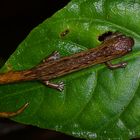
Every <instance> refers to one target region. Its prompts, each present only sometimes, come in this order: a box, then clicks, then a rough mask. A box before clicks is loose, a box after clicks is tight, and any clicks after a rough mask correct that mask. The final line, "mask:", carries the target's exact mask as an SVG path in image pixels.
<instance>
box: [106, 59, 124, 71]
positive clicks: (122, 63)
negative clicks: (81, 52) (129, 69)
mask: <svg viewBox="0 0 140 140" xmlns="http://www.w3.org/2000/svg"><path fill="white" fill-rule="evenodd" d="M105 64H106V66H107V67H108V68H109V69H117V68H125V67H126V66H127V63H126V62H120V63H118V64H112V63H111V62H110V61H108V62H105Z"/></svg>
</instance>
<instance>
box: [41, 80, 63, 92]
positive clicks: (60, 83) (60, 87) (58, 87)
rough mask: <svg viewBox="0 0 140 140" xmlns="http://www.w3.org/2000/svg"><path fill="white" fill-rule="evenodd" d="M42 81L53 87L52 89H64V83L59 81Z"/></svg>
mask: <svg viewBox="0 0 140 140" xmlns="http://www.w3.org/2000/svg"><path fill="white" fill-rule="evenodd" d="M43 83H44V84H45V85H47V86H48V87H50V88H54V89H57V90H59V91H63V90H64V83H63V82H59V83H57V84H56V83H52V82H50V81H43Z"/></svg>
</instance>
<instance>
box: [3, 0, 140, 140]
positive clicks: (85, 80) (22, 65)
mask: <svg viewBox="0 0 140 140" xmlns="http://www.w3.org/2000/svg"><path fill="white" fill-rule="evenodd" d="M106 31H119V32H122V33H124V34H126V35H128V36H131V37H133V38H134V39H135V45H134V49H133V51H132V52H131V53H130V54H129V55H127V56H125V57H122V58H120V59H118V60H115V62H119V61H122V60H124V61H128V66H127V67H126V68H125V69H117V70H109V69H108V68H106V67H105V66H104V65H103V64H100V65H96V66H93V67H90V68H87V69H84V70H81V71H78V72H75V73H72V74H69V75H66V76H63V77H60V78H58V79H55V80H54V81H64V83H65V84H66V86H65V89H64V91H63V92H61V93H60V92H59V91H56V90H54V89H50V88H48V87H46V86H44V85H43V84H41V83H39V82H24V83H17V84H8V85H1V86H0V110H1V111H12V110H16V109H18V108H19V107H20V106H21V105H23V104H24V103H26V102H29V107H28V108H27V109H26V110H25V111H24V112H23V113H22V114H20V115H19V116H17V117H15V118H13V119H14V120H15V121H18V122H20V123H24V124H31V125H35V126H38V127H41V128H47V129H53V130H56V131H60V132H64V133H66V134H70V135H73V136H76V137H81V138H86V139H95V138H96V139H99V140H100V139H130V138H134V137H138V136H140V92H139V91H140V86H139V83H140V57H139V56H140V52H139V50H140V46H139V44H140V1H139V0H135V1H132V0H112V1H109V0H72V1H71V2H70V3H69V4H68V5H67V6H66V7H64V8H63V9H62V10H60V11H58V12H57V13H56V14H54V15H53V16H52V17H51V18H49V19H47V20H46V21H44V22H43V23H42V24H40V25H39V26H38V27H36V28H35V29H34V30H33V31H32V32H31V33H30V34H29V35H28V37H27V38H26V39H25V40H24V41H23V42H22V43H21V44H20V45H19V47H18V48H17V50H16V51H15V52H14V53H13V54H12V55H11V57H10V58H9V60H8V61H7V62H6V64H5V65H4V67H3V68H2V69H1V72H7V71H8V69H9V67H10V68H12V69H13V70H23V69H29V68H32V67H33V66H36V65H37V64H38V63H39V62H40V61H41V60H42V59H43V58H45V57H47V56H48V55H49V54H51V53H52V52H53V51H56V50H57V51H59V52H60V54H61V56H67V55H71V54H73V53H76V52H79V51H82V50H85V49H88V48H92V47H96V46H97V45H98V44H100V42H99V41H98V36H99V35H101V34H103V33H104V32H106Z"/></svg>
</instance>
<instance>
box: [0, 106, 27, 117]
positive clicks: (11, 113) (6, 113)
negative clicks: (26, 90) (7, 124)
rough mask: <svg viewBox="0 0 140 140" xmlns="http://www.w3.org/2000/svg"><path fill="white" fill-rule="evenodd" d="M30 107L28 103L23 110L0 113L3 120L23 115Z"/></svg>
mask: <svg viewBox="0 0 140 140" xmlns="http://www.w3.org/2000/svg"><path fill="white" fill-rule="evenodd" d="M28 105H29V103H26V104H25V105H23V106H22V107H21V108H19V109H18V110H17V111H15V112H0V117H1V118H10V117H14V116H17V115H19V114H21V113H22V112H23V111H24V110H25V109H26V108H27V106H28Z"/></svg>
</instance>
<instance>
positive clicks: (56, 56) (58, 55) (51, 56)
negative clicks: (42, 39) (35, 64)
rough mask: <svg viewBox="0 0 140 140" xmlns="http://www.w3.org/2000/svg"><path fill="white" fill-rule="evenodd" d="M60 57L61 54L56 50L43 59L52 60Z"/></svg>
mask: <svg viewBox="0 0 140 140" xmlns="http://www.w3.org/2000/svg"><path fill="white" fill-rule="evenodd" d="M59 58H60V54H59V52H58V51H54V52H53V53H52V54H51V55H50V56H48V57H47V58H45V59H44V60H43V62H50V61H54V60H57V59H59Z"/></svg>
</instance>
